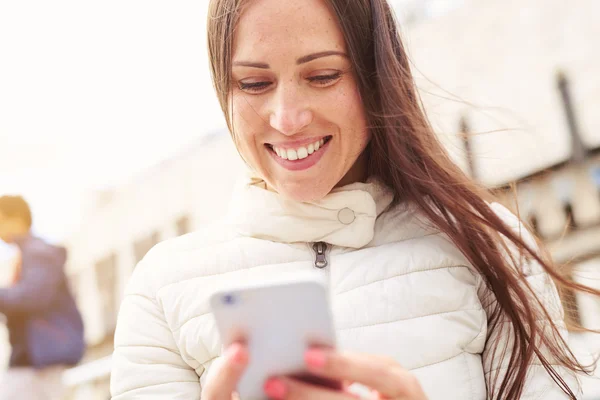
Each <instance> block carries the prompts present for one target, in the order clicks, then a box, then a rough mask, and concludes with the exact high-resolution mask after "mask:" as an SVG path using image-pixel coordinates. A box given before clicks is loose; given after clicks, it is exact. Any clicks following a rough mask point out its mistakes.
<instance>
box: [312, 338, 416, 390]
mask: <svg viewBox="0 0 600 400" xmlns="http://www.w3.org/2000/svg"><path fill="white" fill-rule="evenodd" d="M305 361H306V365H307V367H308V369H309V370H310V372H311V373H313V374H316V375H320V376H323V377H326V378H329V379H337V380H349V381H353V382H358V383H361V384H363V385H366V386H368V387H370V388H372V389H374V390H376V391H378V392H379V393H380V394H381V395H383V396H386V397H391V398H396V397H398V398H410V399H424V398H425V395H424V393H423V390H422V389H421V385H420V384H419V382H418V381H417V379H416V378H415V377H414V375H412V374H411V373H410V372H408V371H407V370H405V369H403V368H401V367H400V366H399V365H398V364H397V363H396V362H395V361H393V360H391V359H388V358H385V357H378V356H368V355H359V354H352V353H339V352H336V351H331V350H325V349H311V350H309V351H308V352H307V353H306V357H305Z"/></svg>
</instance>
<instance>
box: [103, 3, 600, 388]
mask: <svg viewBox="0 0 600 400" xmlns="http://www.w3.org/2000/svg"><path fill="white" fill-rule="evenodd" d="M398 31H399V29H398V26H397V23H396V21H395V18H394V15H393V13H392V11H391V9H390V6H389V5H388V3H387V1H386V0H353V1H347V0H303V1H291V0H290V1H286V0H211V1H210V11H209V20H208V39H209V53H210V60H211V69H212V75H213V80H214V85H215V88H216V92H217V96H218V98H219V101H220V104H221V108H222V110H223V112H224V114H225V116H226V120H227V123H228V126H229V129H230V131H231V134H232V137H233V139H234V141H235V143H236V145H237V148H238V150H239V153H240V154H241V156H242V157H243V159H244V160H245V161H246V163H247V164H248V166H249V167H250V169H251V172H252V174H253V176H252V178H251V179H249V180H248V181H247V182H246V183H245V185H243V187H242V188H241V189H240V191H239V192H238V193H237V195H236V196H235V198H234V199H233V203H232V206H231V212H230V215H229V217H228V219H227V220H226V221H223V222H221V223H218V224H216V225H213V226H210V227H207V228H206V229H204V230H201V231H198V232H195V233H193V234H191V235H188V236H186V237H183V238H180V239H176V240H173V241H169V242H166V243H163V244H161V245H159V246H158V247H156V248H155V249H153V250H152V251H151V252H150V253H149V254H148V255H147V256H146V258H145V259H144V260H142V262H141V263H140V265H139V266H138V267H137V268H136V270H135V274H134V276H133V277H132V280H131V283H130V286H129V290H128V292H127V296H126V298H125V300H124V302H123V306H122V311H121V313H120V316H119V323H118V328H117V334H116V338H115V343H116V350H115V358H114V369H113V374H112V392H113V396H114V397H113V398H114V399H116V400H128V399H134V398H136V399H139V398H156V397H164V398H181V399H184V398H185V399H188V398H199V397H201V398H202V399H203V400H206V399H208V400H214V399H228V400H229V399H232V398H235V396H236V393H235V388H236V385H237V382H238V380H239V378H240V376H241V375H242V374H243V373H244V371H245V368H246V366H247V365H248V362H249V352H248V348H247V347H246V346H245V345H244V344H243V343H234V344H232V345H230V346H228V347H227V348H225V349H223V348H222V343H221V341H220V338H219V336H218V333H217V330H216V328H215V323H214V320H213V318H212V316H211V315H210V314H209V312H208V310H209V306H208V301H209V298H210V296H211V294H212V293H214V292H215V291H216V290H218V288H223V287H227V285H228V284H231V282H237V281H241V282H247V281H250V280H257V281H259V282H262V281H266V280H269V281H271V280H273V279H277V278H278V277H286V278H288V279H289V278H290V277H296V276H298V275H300V274H303V273H306V272H310V271H312V272H313V273H315V274H318V275H322V276H323V278H325V279H326V280H327V281H328V285H329V289H330V292H331V302H332V311H333V317H334V320H335V325H336V329H337V334H338V339H339V345H340V349H339V351H338V350H335V351H334V350H323V349H319V348H312V349H309V350H308V351H307V352H306V354H305V360H304V361H305V364H306V369H307V370H308V371H309V372H310V373H311V374H313V375H314V376H315V377H317V378H319V379H320V380H321V381H323V380H328V381H335V382H357V383H360V384H362V385H363V386H365V387H367V389H368V390H367V392H368V394H369V396H371V397H370V398H374V399H375V398H377V399H379V398H386V399H410V400H422V399H426V398H429V399H433V400H435V399H440V400H442V399H444V400H446V399H461V400H484V399H494V400H499V399H502V400H504V399H510V400H516V399H526V400H534V399H541V398H543V399H565V398H571V399H575V398H577V397H576V396H577V391H578V386H577V382H576V379H575V378H576V374H577V373H580V372H585V371H586V369H585V368H584V367H583V366H581V365H580V364H579V363H578V362H577V360H576V359H575V358H574V356H573V354H572V353H571V351H570V350H569V348H568V346H567V344H566V334H567V332H566V327H565V324H564V322H563V312H562V308H561V305H560V300H559V297H558V292H557V290H556V286H555V283H554V282H553V281H556V282H558V283H559V284H561V285H564V286H568V287H571V288H575V289H579V290H585V291H587V292H589V293H593V294H596V295H598V294H599V293H598V292H597V291H596V290H593V289H590V288H587V287H585V286H582V285H577V284H574V283H572V282H569V281H568V280H567V279H566V278H565V277H563V276H562V275H561V274H559V273H558V272H557V271H556V269H555V268H554V266H553V265H552V263H551V261H550V260H549V259H548V258H547V257H546V256H545V252H544V251H543V249H539V248H538V246H537V245H536V241H535V238H534V237H533V236H532V235H530V234H529V233H528V232H527V230H526V229H525V228H524V226H523V225H522V224H521V223H520V221H519V219H518V218H517V217H515V216H514V215H513V214H511V213H510V212H509V211H508V210H507V209H505V208H504V207H502V206H500V205H499V204H498V203H496V202H494V199H493V198H492V197H491V196H489V194H487V193H486V192H485V191H484V190H483V189H482V188H480V187H478V186H477V185H475V184H474V183H473V182H471V181H470V179H469V178H468V177H467V176H465V175H464V173H463V172H462V171H461V170H460V169H459V168H458V167H457V166H456V165H455V164H453V163H452V161H451V160H450V158H449V157H448V155H447V154H446V152H445V150H444V148H443V147H442V145H441V144H440V143H439V141H438V140H437V137H436V135H435V133H434V132H433V129H432V128H431V126H430V125H429V123H428V121H427V118H426V116H425V113H424V111H423V110H422V109H421V104H420V101H419V98H418V94H417V90H416V88H415V83H414V80H413V77H412V74H411V70H410V66H409V64H408V61H407V56H406V53H405V51H404V47H403V44H402V42H401V40H400V36H399V34H398ZM218 167H219V166H218V165H216V166H215V168H218ZM207 172H209V173H212V172H213V171H207ZM257 356H259V357H264V358H268V357H269V355H268V354H260V355H257ZM311 382H312V381H311ZM311 382H307V381H306V380H298V379H296V377H294V376H286V375H283V376H273V377H272V378H271V379H269V380H267V381H266V382H264V392H265V398H274V399H332V400H338V399H339V400H342V399H353V398H356V397H355V395H354V394H353V393H352V388H347V387H344V386H343V385H328V386H320V385H315V384H314V382H312V384H311Z"/></svg>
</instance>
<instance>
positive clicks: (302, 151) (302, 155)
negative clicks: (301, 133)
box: [298, 147, 308, 160]
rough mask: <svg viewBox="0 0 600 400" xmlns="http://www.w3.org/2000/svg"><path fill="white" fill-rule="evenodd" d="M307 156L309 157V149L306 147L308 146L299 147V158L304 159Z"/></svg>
mask: <svg viewBox="0 0 600 400" xmlns="http://www.w3.org/2000/svg"><path fill="white" fill-rule="evenodd" d="M306 157H308V150H307V149H306V147H300V148H299V149H298V158H299V159H301V160H302V159H304V158H306Z"/></svg>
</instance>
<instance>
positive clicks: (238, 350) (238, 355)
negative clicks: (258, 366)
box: [225, 343, 246, 365]
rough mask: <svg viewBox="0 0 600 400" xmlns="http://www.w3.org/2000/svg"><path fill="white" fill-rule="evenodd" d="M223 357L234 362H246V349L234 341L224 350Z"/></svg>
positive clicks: (239, 363)
mask: <svg viewBox="0 0 600 400" xmlns="http://www.w3.org/2000/svg"><path fill="white" fill-rule="evenodd" d="M225 357H226V358H227V359H228V360H231V361H233V363H234V364H238V365H241V364H244V363H245V362H246V351H245V349H244V347H243V346H242V345H241V344H240V343H234V344H232V345H231V346H229V348H227V351H226V352H225Z"/></svg>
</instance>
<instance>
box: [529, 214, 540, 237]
mask: <svg viewBox="0 0 600 400" xmlns="http://www.w3.org/2000/svg"><path fill="white" fill-rule="evenodd" d="M529 227H530V228H531V231H532V233H534V234H535V235H539V233H540V231H539V226H538V219H537V216H536V215H535V214H531V216H530V217H529Z"/></svg>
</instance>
